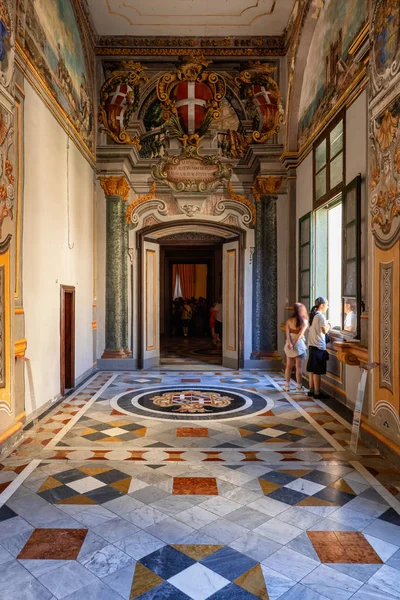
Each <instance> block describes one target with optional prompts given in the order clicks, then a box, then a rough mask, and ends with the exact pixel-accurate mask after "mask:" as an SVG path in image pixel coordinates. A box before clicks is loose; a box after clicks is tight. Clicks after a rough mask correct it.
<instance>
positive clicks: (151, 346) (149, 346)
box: [146, 248, 157, 352]
mask: <svg viewBox="0 0 400 600" xmlns="http://www.w3.org/2000/svg"><path fill="white" fill-rule="evenodd" d="M156 261H157V257H156V252H155V250H149V249H148V248H146V350H147V351H148V352H149V351H151V350H155V349H156V344H157V342H156V335H157V322H156V319H157V310H156V308H157V307H156V293H155V292H156V288H157V277H156V273H157V263H156ZM150 262H151V263H152V267H153V275H152V280H151V281H150V277H149V267H150ZM150 286H151V288H152V289H151V290H150ZM150 303H151V304H150ZM151 313H153V318H152V326H153V328H152V331H151V329H150V322H149V319H150V318H151ZM150 337H151V338H152V339H151V341H150Z"/></svg>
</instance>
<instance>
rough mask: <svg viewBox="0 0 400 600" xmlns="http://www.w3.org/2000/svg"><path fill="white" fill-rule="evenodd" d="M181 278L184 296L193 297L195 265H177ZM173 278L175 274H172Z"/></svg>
mask: <svg viewBox="0 0 400 600" xmlns="http://www.w3.org/2000/svg"><path fill="white" fill-rule="evenodd" d="M177 267H178V274H179V280H180V283H181V290H182V297H183V298H192V296H194V265H186V264H181V265H177ZM172 278H173V276H172Z"/></svg>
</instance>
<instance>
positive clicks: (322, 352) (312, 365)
mask: <svg viewBox="0 0 400 600" xmlns="http://www.w3.org/2000/svg"><path fill="white" fill-rule="evenodd" d="M327 310H328V300H327V299H326V298H322V297H320V298H317V299H316V301H315V306H313V308H312V309H311V312H310V333H309V335H308V350H309V356H308V363H307V371H308V372H309V375H310V377H309V381H310V391H309V392H308V395H309V396H314V398H325V397H326V394H323V393H322V392H321V375H325V374H326V363H327V361H328V359H329V354H328V352H327V351H326V337H325V336H326V334H327V333H328V332H329V330H330V328H331V326H330V323H329V322H328V321H327V320H326V318H325V313H326V311H327Z"/></svg>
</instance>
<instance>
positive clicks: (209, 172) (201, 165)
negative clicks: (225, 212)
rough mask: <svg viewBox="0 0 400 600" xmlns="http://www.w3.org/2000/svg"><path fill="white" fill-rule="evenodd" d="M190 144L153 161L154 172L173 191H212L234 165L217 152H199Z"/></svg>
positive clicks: (229, 175) (230, 174) (152, 171)
mask: <svg viewBox="0 0 400 600" xmlns="http://www.w3.org/2000/svg"><path fill="white" fill-rule="evenodd" d="M194 148H195V147H194V146H187V147H186V149H184V151H183V152H182V154H180V155H178V156H166V157H164V158H163V160H161V161H160V162H159V163H157V164H154V165H152V167H151V174H152V176H153V177H154V179H155V180H156V181H158V182H160V183H165V184H166V185H167V186H168V187H170V188H171V189H172V190H173V191H174V192H199V193H202V194H207V193H211V192H212V191H214V190H215V189H216V188H217V187H219V186H220V185H221V184H224V183H226V182H227V181H229V179H230V178H231V176H232V167H231V165H230V164H229V163H228V162H223V161H222V160H221V159H220V158H218V157H217V156H200V155H199V154H198V153H197V152H196V151H195V150H194Z"/></svg>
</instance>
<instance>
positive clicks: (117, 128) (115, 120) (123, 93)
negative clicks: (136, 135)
mask: <svg viewBox="0 0 400 600" xmlns="http://www.w3.org/2000/svg"><path fill="white" fill-rule="evenodd" d="M133 102H134V92H133V88H131V86H130V85H128V84H127V83H119V84H118V85H117V86H116V87H115V89H114V90H113V91H112V92H110V94H109V97H108V99H107V103H106V107H107V115H108V123H109V126H110V129H111V131H112V132H113V133H115V134H117V135H118V134H119V133H121V131H122V130H123V129H124V119H125V114H126V111H127V110H128V109H129V108H130V107H131V106H132V104H133Z"/></svg>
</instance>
